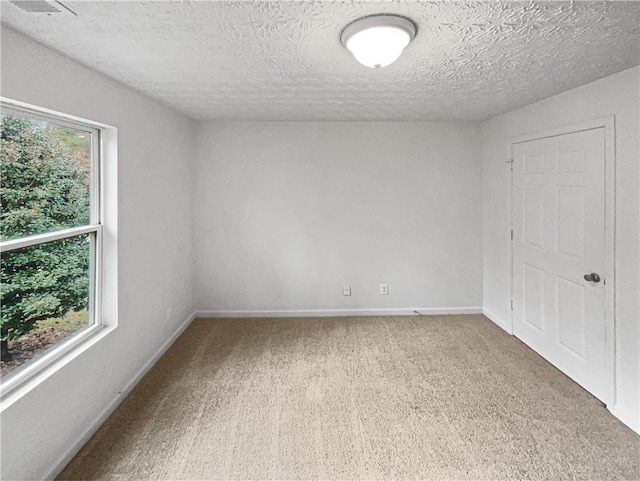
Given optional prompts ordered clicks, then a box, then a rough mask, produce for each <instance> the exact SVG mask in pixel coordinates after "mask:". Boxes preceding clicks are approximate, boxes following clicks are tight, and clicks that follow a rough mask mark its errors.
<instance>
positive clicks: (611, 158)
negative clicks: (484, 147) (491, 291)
mask: <svg viewBox="0 0 640 481" xmlns="http://www.w3.org/2000/svg"><path fill="white" fill-rule="evenodd" d="M598 128H604V163H605V173H604V176H605V181H604V182H605V185H604V192H605V193H604V203H605V214H604V215H605V224H604V237H605V239H604V250H605V253H604V256H605V257H604V259H605V284H604V289H605V293H604V302H605V353H606V354H605V355H606V363H607V366H606V372H607V390H606V394H605V399H603V400H602V401H603V402H604V403H605V404H606V405H607V408H608V409H609V410H610V411H611V410H612V409H614V407H615V405H616V398H615V394H616V383H615V379H616V364H615V354H616V337H615V336H616V315H615V314H616V306H615V292H616V278H615V227H616V224H615V221H616V219H615V207H616V191H615V188H616V177H615V176H616V169H615V156H616V150H615V140H616V136H615V116H610V117H601V118H597V119H593V120H588V121H585V122H578V123H574V124H570V125H565V126H562V127H557V128H554V129H550V130H544V131H539V132H533V133H530V134H523V135H519V136H516V137H512V138H510V139H509V140H508V148H509V161H508V162H509V164H510V165H511V169H510V171H511V172H510V175H509V197H508V199H509V200H508V202H509V205H508V206H507V209H508V211H509V232H508V234H509V237H510V238H511V241H510V242H509V259H510V269H509V276H510V293H509V295H510V299H511V315H510V320H509V326H508V327H509V333H510V334H511V335H513V238H512V236H511V232H512V231H513V228H514V225H513V222H514V215H513V196H514V192H513V187H514V182H513V159H514V157H513V146H514V145H515V144H520V143H523V142H529V141H532V140H540V139H545V138H549V137H557V136H560V135H566V134H573V133H576V132H583V131H585V130H593V129H598Z"/></svg>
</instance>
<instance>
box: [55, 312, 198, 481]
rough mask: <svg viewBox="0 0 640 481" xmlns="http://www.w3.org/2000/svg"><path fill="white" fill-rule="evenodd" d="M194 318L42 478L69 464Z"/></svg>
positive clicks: (137, 374)
mask: <svg viewBox="0 0 640 481" xmlns="http://www.w3.org/2000/svg"><path fill="white" fill-rule="evenodd" d="M195 318H196V313H195V312H194V313H192V314H191V315H190V316H189V317H187V319H186V320H185V321H184V322H183V323H182V324H181V325H180V326H179V327H178V329H176V330H175V332H174V333H173V334H172V335H171V337H170V338H169V339H167V341H166V342H165V343H164V344H162V346H160V349H158V350H157V351H156V353H155V354H154V355H153V356H152V357H151V358H150V359H149V360H148V361H147V362H146V363H145V364H144V366H142V367H141V368H140V370H139V371H138V372H137V373H136V375H135V376H133V379H131V381H129V383H128V384H127V385H126V386H125V388H124V389H123V390H122V391H120V392H119V393H118V395H117V396H116V397H115V398H114V399H112V400H111V402H110V403H109V404H108V405H107V407H106V408H105V409H104V410H103V411H102V412H101V413H100V415H98V417H97V419H96V420H95V422H94V423H93V424H92V425H91V426H89V428H88V429H87V430H86V431H85V433H84V434H83V435H82V436H81V437H80V439H78V441H77V442H76V443H75V444H74V445H73V446H71V447H70V448H69V449H68V450H67V452H66V453H65V454H64V455H63V456H62V457H61V459H60V461H58V462H57V463H56V465H55V467H54V468H53V469H52V470H51V471H50V472H49V474H48V475H47V476H43V479H47V480H49V479H51V480H53V479H55V478H56V477H57V476H58V475H59V474H60V473H61V472H62V470H63V469H64V468H65V467H66V466H67V464H69V462H70V461H71V460H72V459H73V457H74V456H75V455H76V454H78V452H79V451H80V449H82V447H83V446H84V445H85V444H87V442H88V441H89V439H91V437H92V436H93V435H94V434H95V433H96V431H98V429H99V428H100V426H102V424H104V422H105V421H106V420H107V418H108V417H109V416H111V414H113V412H114V411H115V410H116V408H117V407H118V406H119V405H120V403H121V402H122V401H124V399H125V398H126V397H127V396H128V395H129V393H130V392H131V391H132V390H133V388H134V387H135V386H136V385H137V384H138V383H139V382H140V381H141V380H142V378H143V377H144V376H145V374H147V373H148V372H149V370H150V369H151V368H152V367H153V365H154V364H155V363H156V362H157V361H158V359H160V358H161V357H162V355H163V354H164V353H165V352H167V349H169V348H170V347H171V345H172V344H173V343H174V342H175V341H176V339H178V337H180V334H182V333H183V332H184V330H185V329H186V328H187V327H189V324H191V322H192V321H193V320H194V319H195Z"/></svg>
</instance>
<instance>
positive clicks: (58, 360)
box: [0, 325, 116, 413]
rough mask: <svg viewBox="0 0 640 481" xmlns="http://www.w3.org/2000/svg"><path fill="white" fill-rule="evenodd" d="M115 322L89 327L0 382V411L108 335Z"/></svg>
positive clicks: (114, 327)
mask: <svg viewBox="0 0 640 481" xmlns="http://www.w3.org/2000/svg"><path fill="white" fill-rule="evenodd" d="M114 329H116V326H107V325H95V326H91V327H88V328H87V329H86V330H84V331H82V332H81V333H79V334H78V335H76V336H74V337H73V338H72V339H69V340H68V341H66V342H63V343H62V344H61V345H60V346H58V347H56V348H53V349H52V350H51V352H49V353H47V354H45V355H43V356H42V358H41V359H38V360H36V361H34V362H33V364H30V365H28V366H26V367H25V368H24V369H23V370H22V371H21V372H20V373H18V374H17V375H16V376H15V377H12V378H10V379H9V380H8V381H6V382H5V381H2V384H0V413H1V412H3V411H4V410H5V409H7V408H8V407H9V406H11V405H12V404H13V403H15V402H16V401H18V400H19V399H20V398H21V397H22V396H24V395H26V394H27V393H29V392H30V391H31V390H32V389H34V388H35V387H37V386H38V385H40V384H41V383H42V382H44V381H46V380H47V379H48V378H49V377H50V376H52V375H53V374H55V373H56V372H58V371H60V370H61V369H63V368H64V367H65V366H66V365H67V364H69V363H70V362H72V361H73V360H75V359H76V358H77V357H78V356H80V355H81V354H83V353H84V352H86V351H87V350H88V349H90V348H91V347H92V346H93V345H95V344H96V343H97V342H99V341H101V340H102V339H103V338H105V337H106V336H107V335H109V334H110V333H111V332H112V331H113V330H114Z"/></svg>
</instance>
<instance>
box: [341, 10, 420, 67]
mask: <svg viewBox="0 0 640 481" xmlns="http://www.w3.org/2000/svg"><path fill="white" fill-rule="evenodd" d="M415 36H416V26H415V25H414V23H413V22H412V21H411V20H409V19H407V18H404V17H399V16H398V15H372V16H370V17H364V18H361V19H359V20H356V21H355V22H353V23H350V24H349V25H347V27H346V28H345V29H344V30H343V31H342V35H341V36H340V40H341V41H342V45H344V46H345V47H346V48H347V50H349V51H350V52H351V53H352V54H353V56H354V57H355V58H356V60H357V61H358V62H360V63H361V64H362V65H365V66H367V67H371V68H380V67H386V66H387V65H390V64H392V63H393V62H395V61H396V60H398V58H399V57H400V55H402V51H403V50H404V49H405V47H406V46H407V45H409V42H411V40H413V38H414V37H415Z"/></svg>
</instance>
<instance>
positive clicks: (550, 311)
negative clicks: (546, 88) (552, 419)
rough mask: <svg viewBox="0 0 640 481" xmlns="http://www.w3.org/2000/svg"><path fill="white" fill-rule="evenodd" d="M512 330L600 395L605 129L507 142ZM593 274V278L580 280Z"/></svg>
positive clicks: (602, 370)
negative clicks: (510, 165) (510, 172)
mask: <svg viewBox="0 0 640 481" xmlns="http://www.w3.org/2000/svg"><path fill="white" fill-rule="evenodd" d="M513 154H514V156H513V328H514V334H515V335H516V336H517V337H519V338H520V339H521V340H523V341H524V342H525V343H527V344H529V345H530V346H531V347H532V348H533V349H534V350H536V351H537V352H539V353H540V354H541V355H542V356H544V357H545V358H546V359H548V360H549V361H550V362H552V363H553V364H554V365H556V366H557V367H558V368H559V369H560V370H562V371H563V372H565V373H566V374H567V375H569V376H570V377H571V378H573V379H574V380H575V381H576V382H578V383H579V384H581V385H582V386H583V387H584V388H585V389H587V390H588V391H590V392H591V393H592V394H594V395H595V396H597V397H600V398H601V399H602V398H604V396H605V395H606V392H607V389H606V386H607V383H606V380H607V375H606V362H605V361H606V357H605V356H606V354H605V353H606V349H605V343H606V340H605V307H604V294H605V293H604V267H605V262H604V258H605V255H604V252H605V251H604V249H605V244H604V242H605V239H604V233H605V231H604V226H605V217H604V212H605V205H604V199H605V195H604V194H605V192H604V188H605V177H604V174H605V157H604V128H597V129H591V130H586V131H582V132H576V133H572V134H566V135H560V136H555V137H548V138H543V139H538V140H532V141H529V142H522V143H518V144H515V145H514V146H513ZM592 272H595V273H599V275H600V277H601V278H602V280H601V281H600V282H599V283H596V282H590V281H587V280H585V279H584V275H585V274H589V273H592Z"/></svg>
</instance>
